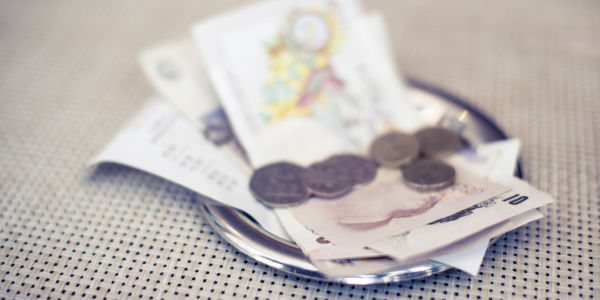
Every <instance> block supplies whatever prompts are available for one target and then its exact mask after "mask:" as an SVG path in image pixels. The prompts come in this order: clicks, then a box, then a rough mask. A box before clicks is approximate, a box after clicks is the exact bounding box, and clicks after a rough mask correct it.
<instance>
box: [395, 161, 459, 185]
mask: <svg viewBox="0 0 600 300" xmlns="http://www.w3.org/2000/svg"><path fill="white" fill-rule="evenodd" d="M402 177H403V179H404V183H405V184H406V185H407V186H408V187H410V188H412V189H414V190H416V191H418V192H422V193H429V192H434V191H439V190H443V189H445V188H447V187H449V186H451V185H452V184H454V180H455V179H456V171H455V170H454V168H453V167H452V166H450V165H448V164H445V163H443V162H441V161H439V160H433V159H420V160H417V161H415V162H414V163H412V164H409V165H407V166H405V167H404V168H402Z"/></svg>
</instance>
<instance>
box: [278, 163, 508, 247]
mask: <svg viewBox="0 0 600 300" xmlns="http://www.w3.org/2000/svg"><path fill="white" fill-rule="evenodd" d="M454 168H455V169H456V170H457V179H456V182H455V183H454V184H453V185H452V186H450V187H448V188H446V189H444V190H442V191H439V192H432V193H419V192H417V191H414V190H412V189H410V188H408V187H407V186H406V185H405V184H404V183H403V181H402V180H401V179H400V172H399V171H398V170H387V169H383V168H381V169H380V172H379V174H378V177H377V178H376V179H375V181H374V182H373V183H372V184H370V185H369V186H365V187H362V188H359V189H357V190H354V191H352V192H351V193H349V194H347V195H346V196H342V197H340V198H337V199H322V198H311V199H309V200H308V201H306V202H305V203H303V204H301V205H298V206H295V207H290V208H288V209H289V210H290V212H291V213H292V214H293V215H294V216H295V217H296V218H297V219H298V220H299V221H300V222H302V223H303V224H304V225H306V226H307V227H308V228H310V229H312V230H314V231H315V232H318V233H319V234H320V235H322V236H323V237H325V238H326V239H328V240H330V241H331V242H333V243H334V244H336V245H340V246H364V245H368V244H371V243H375V242H378V241H381V240H383V239H386V238H390V237H392V236H395V235H398V234H400V233H403V232H406V231H409V230H412V229H415V228H418V227H420V226H423V225H425V224H428V223H430V222H433V221H435V220H438V219H441V218H444V217H446V216H448V215H450V214H453V213H456V212H459V211H461V210H463V209H466V208H469V207H471V206H473V205H475V204H478V203H480V202H482V201H485V200H486V199H490V198H491V197H494V196H497V195H499V194H501V193H504V192H506V191H508V190H510V188H509V187H507V186H505V185H501V184H497V183H494V182H492V181H489V180H485V179H483V178H479V177H476V176H472V175H470V174H469V172H467V171H466V170H465V169H463V168H460V167H459V166H456V165H455V166H454ZM480 229H481V227H480Z"/></svg>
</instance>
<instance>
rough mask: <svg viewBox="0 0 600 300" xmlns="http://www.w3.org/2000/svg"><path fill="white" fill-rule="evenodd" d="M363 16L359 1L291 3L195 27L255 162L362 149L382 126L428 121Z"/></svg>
mask: <svg viewBox="0 0 600 300" xmlns="http://www.w3.org/2000/svg"><path fill="white" fill-rule="evenodd" d="M364 16H365V14H364V12H363V11H362V8H361V7H360V5H359V4H358V2H357V1H354V0H350V1H340V0H332V1H317V0H313V1H299V0H285V1H270V2H265V3H261V4H257V5H254V6H251V7H248V8H245V9H242V10H239V11H236V12H232V13H228V14H226V15H223V16H219V17H216V18H213V19H211V20H208V21H204V22H202V23H199V24H198V25H196V26H195V27H194V30H193V34H194V38H195V41H196V43H197V45H198V48H199V50H200V53H201V54H202V57H203V59H204V62H205V63H206V66H207V69H208V74H209V77H210V78H211V81H212V83H213V85H214V87H215V90H216V91H217V94H218V95H219V99H220V100H221V102H222V103H223V107H224V108H225V110H226V112H227V115H228V116H229V117H230V120H231V122H232V126H233V128H234V131H235V132H236V134H237V136H238V138H239V139H240V141H241V142H242V145H243V146H244V149H245V150H246V151H247V154H248V157H249V159H250V161H251V163H252V165H253V166H254V167H258V166H262V165H265V164H267V163H271V162H275V161H282V160H285V161H290V162H295V163H298V164H301V165H307V164H310V163H313V162H315V161H318V160H320V159H322V158H324V157H326V156H328V155H330V154H333V153H340V152H360V151H364V150H365V149H366V147H367V145H368V144H369V143H370V142H371V141H372V139H373V137H374V136H375V135H377V134H379V133H381V132H384V131H388V130H393V129H397V130H403V131H409V132H410V131H414V130H415V129H417V128H419V127H421V126H422V125H423V122H422V120H421V119H420V117H419V115H418V114H417V113H416V108H415V107H414V106H413V104H412V103H411V102H410V101H408V100H407V97H406V90H405V88H404V87H403V85H402V83H401V81H400V80H399V77H398V74H397V73H396V71H395V69H394V67H393V63H390V62H389V60H388V59H387V56H386V55H385V51H383V50H377V49H378V42H377V41H374V39H375V38H376V37H373V36H371V35H370V34H369V31H370V30H369V28H368V25H367V24H365V23H364V22H360V20H361V19H363V18H364ZM240 49H243V51H240ZM382 53H384V54H382Z"/></svg>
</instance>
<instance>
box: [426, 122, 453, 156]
mask: <svg viewBox="0 0 600 300" xmlns="http://www.w3.org/2000/svg"><path fill="white" fill-rule="evenodd" d="M415 137H416V138H417V139H418V140H419V145H420V147H421V153H422V154H423V155H424V156H426V157H431V158H441V157H445V156H449V155H451V154H453V153H454V152H456V150H457V149H458V147H460V143H461V142H460V137H459V136H458V135H457V134H456V133H454V132H452V131H450V130H448V129H445V128H441V127H429V128H425V129H422V130H419V131H418V132H417V133H415Z"/></svg>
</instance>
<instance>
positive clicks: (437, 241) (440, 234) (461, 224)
mask: <svg viewBox="0 0 600 300" xmlns="http://www.w3.org/2000/svg"><path fill="white" fill-rule="evenodd" d="M488 178H490V180H493V181H496V182H499V183H501V184H503V185H506V186H510V187H511V188H512V189H511V190H510V191H508V192H506V193H503V194H500V195H497V196H495V197H492V198H490V199H487V200H486V201H484V202H481V203H479V204H477V205H474V206H471V207H469V208H467V209H465V210H462V211H460V212H457V213H455V214H452V215H449V216H447V217H445V218H442V219H439V220H436V221H435V222H431V223H429V224H427V225H425V226H421V227H419V228H415V229H412V230H410V231H408V232H404V233H402V234H400V235H396V236H393V237H390V238H387V239H384V240H381V241H379V242H377V243H372V244H369V245H368V246H369V248H372V249H374V250H376V251H380V252H384V253H387V254H389V255H391V256H393V257H396V258H399V259H406V258H410V257H413V256H418V255H421V254H422V253H427V252H430V251H432V250H436V249H440V248H442V247H444V246H447V245H449V244H452V243H454V242H456V241H459V240H461V239H463V238H466V237H468V236H470V235H472V234H474V233H476V232H478V231H480V230H481V228H486V227H489V226H491V225H493V224H497V223H499V222H502V221H504V220H507V219H509V218H511V217H514V216H517V215H520V214H522V213H525V212H527V211H530V210H534V209H536V208H538V207H540V206H543V205H546V204H549V203H551V202H553V201H554V200H553V199H552V197H551V196H550V195H548V194H546V193H543V192H541V191H539V190H537V189H535V188H533V187H532V186H531V185H529V184H528V183H527V182H525V181H523V180H520V179H518V178H515V177H512V176H509V175H507V174H498V173H496V172H494V173H492V174H490V176H488Z"/></svg>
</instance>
